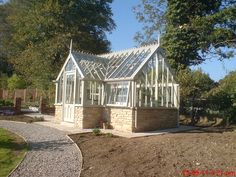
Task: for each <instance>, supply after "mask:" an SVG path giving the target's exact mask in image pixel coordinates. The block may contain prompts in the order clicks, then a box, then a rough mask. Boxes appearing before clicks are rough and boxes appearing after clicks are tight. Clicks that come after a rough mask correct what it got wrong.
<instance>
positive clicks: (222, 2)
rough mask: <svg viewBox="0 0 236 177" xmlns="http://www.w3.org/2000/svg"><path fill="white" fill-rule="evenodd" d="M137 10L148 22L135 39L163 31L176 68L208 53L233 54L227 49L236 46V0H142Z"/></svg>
mask: <svg viewBox="0 0 236 177" xmlns="http://www.w3.org/2000/svg"><path fill="white" fill-rule="evenodd" d="M142 11H143V12H142ZM135 12H136V14H137V18H138V20H139V21H140V22H142V23H144V24H146V25H145V30H144V34H142V33H138V34H137V35H136V38H135V39H136V40H137V41H138V42H141V43H142V42H150V41H153V40H154V38H153V37H155V36H156V34H157V32H158V31H161V32H162V34H163V38H162V41H163V47H164V49H165V51H166V56H167V58H168V60H169V62H170V64H171V65H172V67H174V68H176V69H177V70H179V69H182V68H186V67H188V66H191V65H197V64H200V63H202V62H203V61H204V60H206V59H207V57H218V58H219V59H223V58H230V57H232V56H233V51H232V50H230V51H229V50H227V49H229V48H231V49H232V48H235V47H236V23H235V19H236V1H235V0H208V1H205V0H196V1H194V2H193V1H189V0H181V1H179V0H159V1H156V0H142V4H140V5H139V6H138V7H136V8H135ZM144 36H146V37H144Z"/></svg>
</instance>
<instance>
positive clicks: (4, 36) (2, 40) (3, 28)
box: [0, 4, 12, 76]
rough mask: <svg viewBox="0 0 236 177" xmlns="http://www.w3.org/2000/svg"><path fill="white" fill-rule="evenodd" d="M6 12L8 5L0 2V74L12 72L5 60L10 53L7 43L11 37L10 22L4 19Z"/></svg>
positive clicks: (7, 11) (8, 12)
mask: <svg viewBox="0 0 236 177" xmlns="http://www.w3.org/2000/svg"><path fill="white" fill-rule="evenodd" d="M8 14H10V9H9V7H8V6H7V5H1V4H0V76H1V75H2V74H5V75H11V74H12V66H11V64H10V63H9V62H8V61H7V57H8V55H9V53H10V51H9V50H8V49H9V48H8V45H7V43H8V41H9V40H10V38H11V29H10V24H9V23H8V22H7V20H6V18H7V16H8Z"/></svg>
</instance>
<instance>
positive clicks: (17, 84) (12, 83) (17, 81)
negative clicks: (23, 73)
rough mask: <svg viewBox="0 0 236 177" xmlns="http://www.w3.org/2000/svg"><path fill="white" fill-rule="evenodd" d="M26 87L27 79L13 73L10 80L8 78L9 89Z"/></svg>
mask: <svg viewBox="0 0 236 177" xmlns="http://www.w3.org/2000/svg"><path fill="white" fill-rule="evenodd" d="M25 87H26V83H25V81H24V80H23V79H22V78H20V77H19V76H17V75H16V74H13V75H12V76H11V77H10V78H9V79H8V80H7V88H8V89H9V90H14V89H24V88H25Z"/></svg>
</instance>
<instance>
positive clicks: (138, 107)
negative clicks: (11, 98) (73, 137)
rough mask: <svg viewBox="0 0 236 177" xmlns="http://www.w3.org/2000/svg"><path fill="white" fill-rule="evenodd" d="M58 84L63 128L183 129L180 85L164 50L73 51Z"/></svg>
mask: <svg viewBox="0 0 236 177" xmlns="http://www.w3.org/2000/svg"><path fill="white" fill-rule="evenodd" d="M55 83H56V100H55V101H56V103H55V107H56V115H55V120H56V121H57V122H58V123H61V122H70V123H73V124H74V126H76V127H79V128H83V129H87V128H95V127H99V126H102V124H103V125H104V124H106V125H107V127H109V128H112V129H115V130H119V131H129V132H139V131H149V130H156V129H163V128H172V127H176V126H178V106H179V85H178V83H177V82H176V80H175V76H174V72H173V71H172V70H171V68H170V66H169V64H168V62H167V61H166V59H165V56H164V53H163V51H162V49H161V48H160V47H159V45H158V44H152V45H147V46H142V47H138V48H132V49H128V50H123V51H119V52H112V53H107V54H102V55H92V54H87V53H83V52H75V51H73V50H72V47H71V49H70V53H69V56H68V57H67V59H66V61H65V63H64V65H63V67H62V69H61V71H60V73H59V75H58V77H57V79H56V81H55Z"/></svg>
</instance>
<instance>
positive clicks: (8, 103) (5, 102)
mask: <svg viewBox="0 0 236 177" xmlns="http://www.w3.org/2000/svg"><path fill="white" fill-rule="evenodd" d="M1 106H14V104H13V102H11V101H9V100H0V107H1Z"/></svg>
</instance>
